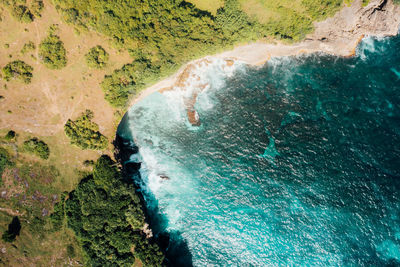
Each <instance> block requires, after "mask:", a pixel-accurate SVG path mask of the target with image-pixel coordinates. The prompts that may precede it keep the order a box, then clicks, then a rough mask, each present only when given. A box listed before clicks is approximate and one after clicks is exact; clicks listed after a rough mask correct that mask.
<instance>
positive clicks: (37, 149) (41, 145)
mask: <svg viewBox="0 0 400 267" xmlns="http://www.w3.org/2000/svg"><path fill="white" fill-rule="evenodd" d="M23 148H24V150H25V151H26V152H28V153H31V154H35V155H36V156H38V157H40V158H42V159H48V158H49V155H50V149H49V146H48V145H47V144H46V143H45V142H43V141H41V140H39V139H37V138H36V137H35V138H32V139H29V140H27V141H25V142H24V145H23Z"/></svg>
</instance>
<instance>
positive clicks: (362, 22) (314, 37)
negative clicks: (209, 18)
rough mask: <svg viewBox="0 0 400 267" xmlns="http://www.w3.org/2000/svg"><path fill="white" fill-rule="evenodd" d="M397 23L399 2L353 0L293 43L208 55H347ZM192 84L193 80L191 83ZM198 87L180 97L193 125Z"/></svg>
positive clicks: (258, 59) (187, 72)
mask: <svg viewBox="0 0 400 267" xmlns="http://www.w3.org/2000/svg"><path fill="white" fill-rule="evenodd" d="M399 25H400V6H399V5H395V4H394V3H393V0H371V1H370V3H369V4H368V5H367V6H362V1H361V0H354V1H353V2H352V3H351V4H350V5H348V6H344V7H343V8H342V9H341V10H340V11H339V12H338V13H336V14H335V16H333V17H331V18H328V19H326V20H324V21H321V22H316V23H315V25H314V26H315V31H314V32H313V33H311V34H309V35H307V36H306V38H305V39H304V41H302V42H300V43H296V44H284V43H282V42H278V41H277V42H275V43H266V42H264V41H259V42H256V43H252V44H247V45H242V46H239V47H236V48H235V49H233V50H231V51H226V52H224V53H221V54H218V55H215V56H212V57H213V58H222V59H223V60H224V61H225V64H226V66H231V65H232V64H233V62H234V61H241V62H244V63H246V64H248V65H252V66H260V65H263V64H265V63H266V62H267V61H268V60H269V59H271V58H272V57H281V56H296V55H301V54H310V53H317V52H322V53H327V54H331V55H336V56H342V57H350V56H354V55H355V53H356V48H357V45H358V44H359V43H360V41H361V40H362V39H363V38H364V37H365V36H377V37H385V36H394V35H396V34H398V31H399ZM209 58H210V57H206V58H203V59H199V60H196V61H193V62H190V63H188V64H187V65H185V66H184V67H182V68H181V69H180V70H179V71H178V72H177V73H176V74H175V75H173V76H172V77H169V78H167V79H165V80H163V81H161V82H159V83H157V84H155V85H153V86H151V87H149V88H147V89H146V90H144V91H142V93H141V94H140V95H139V96H138V97H136V98H135V99H133V101H132V102H131V105H134V104H135V103H137V102H138V101H140V100H142V99H143V98H144V97H146V96H148V95H150V94H152V93H154V92H160V93H164V92H166V91H169V90H175V88H180V89H182V88H184V87H185V86H188V82H189V80H190V81H193V80H194V81H196V80H198V78H197V77H196V74H195V71H197V72H198V68H206V67H207V65H208V64H209V63H208V62H210V60H209ZM191 86H193V84H191ZM196 86H199V88H198V90H193V94H192V95H191V96H189V97H186V99H184V103H185V108H186V110H187V116H188V120H189V123H190V124H192V125H193V126H199V125H200V124H201V122H200V118H199V115H198V114H197V112H196V110H195V109H194V105H195V103H196V99H197V96H198V94H199V93H201V91H202V90H203V89H204V88H206V87H207V81H201V82H196Z"/></svg>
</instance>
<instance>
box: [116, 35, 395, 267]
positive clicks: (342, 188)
mask: <svg viewBox="0 0 400 267" xmlns="http://www.w3.org/2000/svg"><path fill="white" fill-rule="evenodd" d="M399 51H400V38H399V37H395V38H385V39H374V38H367V39H365V40H364V41H363V42H362V43H361V45H360V46H359V48H358V52H357V57H355V58H348V59H344V58H337V57H332V56H326V55H311V56H302V57H284V58H276V59H273V60H271V61H270V62H269V63H268V64H266V65H265V66H264V67H263V68H260V69H254V68H247V67H245V66H243V65H240V64H237V65H236V66H235V69H236V71H235V72H234V73H233V74H232V75H231V74H230V75H225V74H223V73H221V72H218V71H216V70H214V71H213V72H211V74H212V75H211V76H212V77H211V78H210V77H208V79H210V80H212V81H211V82H210V84H211V87H210V89H208V90H206V91H205V92H203V93H202V94H201V95H200V96H199V99H198V102H197V104H196V109H197V111H198V113H199V115H200V118H201V120H202V126H201V127H200V128H193V127H190V126H189V125H188V122H187V119H186V116H185V110H184V108H183V106H182V102H181V101H180V100H179V99H180V98H179V97H178V95H179V94H178V93H169V94H167V95H162V94H159V93H155V94H153V95H151V96H149V97H147V98H146V99H144V100H143V101H141V102H140V103H138V104H137V105H135V106H134V107H133V108H132V109H131V110H130V111H129V114H128V115H129V116H128V117H127V118H126V120H125V121H124V122H123V123H122V124H121V126H120V129H119V134H120V135H122V136H124V137H126V138H131V139H134V140H135V143H136V144H137V145H138V146H139V148H140V151H139V152H140V155H133V156H132V158H131V160H132V161H140V162H143V164H142V169H141V174H142V180H143V184H142V188H143V191H144V194H145V197H146V199H147V204H148V205H149V209H150V212H152V213H153V214H152V216H153V218H156V217H159V216H161V217H163V218H164V220H156V219H154V222H153V227H154V228H155V232H156V234H157V233H158V232H161V231H169V232H170V233H171V237H172V238H174V235H175V234H176V235H177V238H178V237H179V238H183V239H184V240H185V241H186V243H187V246H188V251H189V254H190V257H185V258H184V259H182V260H181V261H180V264H184V265H185V264H186V265H190V261H192V263H193V265H195V266H204V265H223V266H232V265H234V266H237V265H249V264H251V265H257V266H260V265H263V266H264V265H294V264H296V265H379V264H395V265H397V264H400V53H399ZM215 64H218V62H216V63H215ZM217 69H218V68H217ZM219 71H221V70H219ZM160 175H161V176H167V177H168V178H169V180H163V179H161V178H160ZM177 233H179V236H178V234H177ZM173 246H174V243H171V246H170V248H169V254H170V257H176V255H179V249H175V248H174V247H173ZM171 255H172V256H171ZM181 256H182V255H181ZM175 261H176V259H175Z"/></svg>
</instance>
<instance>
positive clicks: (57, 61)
mask: <svg viewBox="0 0 400 267" xmlns="http://www.w3.org/2000/svg"><path fill="white" fill-rule="evenodd" d="M66 54H67V52H66V50H65V48H64V43H63V42H62V41H61V40H60V37H58V36H57V35H55V34H54V30H53V29H50V31H49V35H48V36H47V37H46V38H45V39H44V40H43V41H42V42H41V43H40V44H39V58H40V59H41V60H42V62H43V64H44V65H45V66H46V67H47V68H49V69H61V68H64V67H65V66H66V65H67V57H66Z"/></svg>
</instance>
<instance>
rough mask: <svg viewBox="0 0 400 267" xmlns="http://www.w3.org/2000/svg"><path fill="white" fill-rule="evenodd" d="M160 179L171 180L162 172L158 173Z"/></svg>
mask: <svg viewBox="0 0 400 267" xmlns="http://www.w3.org/2000/svg"><path fill="white" fill-rule="evenodd" d="M158 176H159V177H160V178H161V179H162V180H171V179H170V178H169V177H168V176H166V175H164V174H159V175H158Z"/></svg>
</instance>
